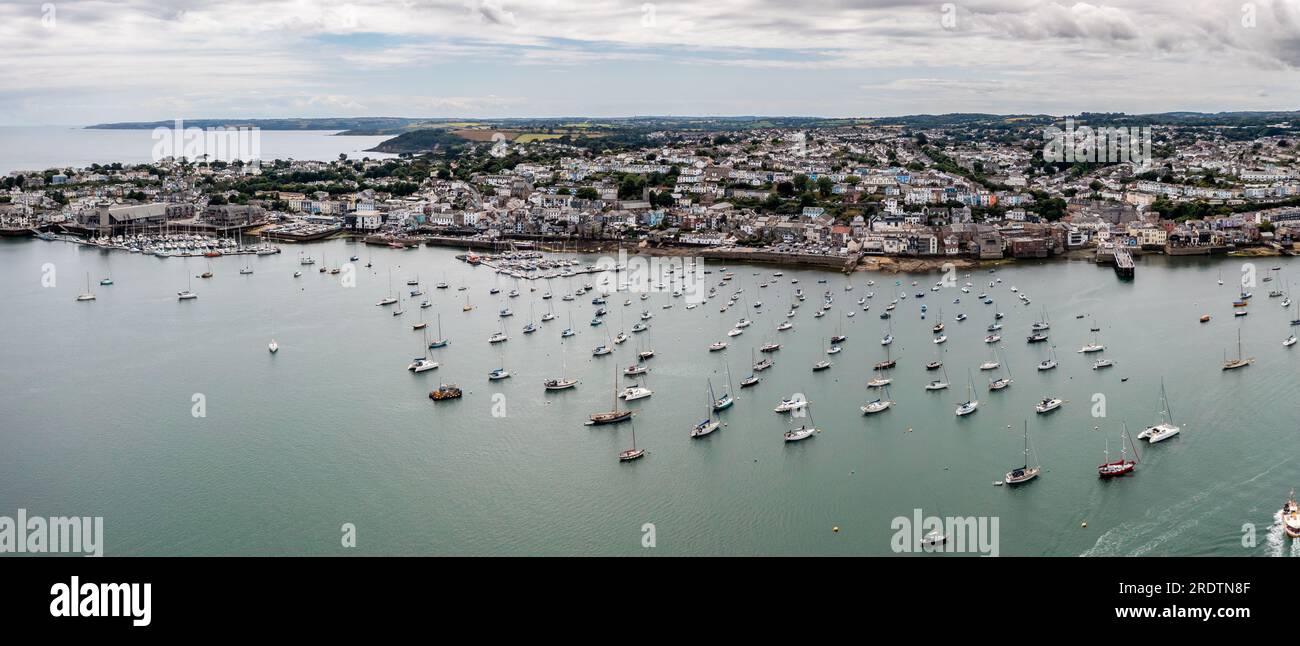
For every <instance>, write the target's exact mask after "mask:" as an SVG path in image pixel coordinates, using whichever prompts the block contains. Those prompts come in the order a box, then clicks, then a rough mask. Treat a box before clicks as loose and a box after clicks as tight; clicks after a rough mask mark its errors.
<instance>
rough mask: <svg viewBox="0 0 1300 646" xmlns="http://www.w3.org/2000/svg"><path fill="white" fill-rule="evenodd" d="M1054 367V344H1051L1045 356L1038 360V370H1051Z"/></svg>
mask: <svg viewBox="0 0 1300 646" xmlns="http://www.w3.org/2000/svg"><path fill="white" fill-rule="evenodd" d="M1055 367H1056V346H1052V349H1051V351H1050V352H1048V355H1047V358H1046V359H1043V360H1042V361H1039V362H1038V369H1039V370H1051V369H1053V368H1055Z"/></svg>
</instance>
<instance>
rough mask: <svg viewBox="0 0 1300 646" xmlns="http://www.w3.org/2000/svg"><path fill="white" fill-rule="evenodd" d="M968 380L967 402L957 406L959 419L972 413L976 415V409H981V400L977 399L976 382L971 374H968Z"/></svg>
mask: <svg viewBox="0 0 1300 646" xmlns="http://www.w3.org/2000/svg"><path fill="white" fill-rule="evenodd" d="M966 378H967V383H966V401H964V402H962V403H960V404H957V416H958V417H963V416H965V415H970V414H971V413H974V412H975V409H976V408H979V405H980V403H979V400H977V399H975V383H974V380H973V379H971V377H970V374H969V373H967V375H966Z"/></svg>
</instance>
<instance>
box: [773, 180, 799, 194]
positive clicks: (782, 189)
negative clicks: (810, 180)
mask: <svg viewBox="0 0 1300 646" xmlns="http://www.w3.org/2000/svg"><path fill="white" fill-rule="evenodd" d="M776 192H777V193H778V194H780V196H781V197H794V193H795V191H794V184H791V183H790V182H777V184H776Z"/></svg>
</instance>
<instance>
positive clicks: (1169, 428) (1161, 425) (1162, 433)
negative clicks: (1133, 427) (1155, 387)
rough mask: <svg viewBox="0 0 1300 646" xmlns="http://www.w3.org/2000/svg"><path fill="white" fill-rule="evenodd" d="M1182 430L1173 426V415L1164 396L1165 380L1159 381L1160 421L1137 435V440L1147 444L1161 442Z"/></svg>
mask: <svg viewBox="0 0 1300 646" xmlns="http://www.w3.org/2000/svg"><path fill="white" fill-rule="evenodd" d="M1181 430H1182V429H1181V428H1179V427H1178V425H1177V424H1174V414H1173V411H1172V410H1170V408H1169V397H1168V396H1167V395H1166V394H1165V380H1164V379H1161V380H1160V421H1159V422H1157V423H1156V424H1155V425H1154V426H1148V427H1146V428H1145V429H1143V430H1142V432H1141V433H1138V439H1139V440H1146V441H1147V443H1148V444H1155V443H1156V442H1163V441H1165V440H1167V439H1169V438H1171V437H1173V436H1175V435H1178V433H1179V432H1180V431H1181Z"/></svg>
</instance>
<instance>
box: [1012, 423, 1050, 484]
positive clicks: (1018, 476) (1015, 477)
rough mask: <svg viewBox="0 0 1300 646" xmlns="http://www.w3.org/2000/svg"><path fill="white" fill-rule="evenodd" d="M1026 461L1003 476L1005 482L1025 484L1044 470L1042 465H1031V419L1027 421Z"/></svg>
mask: <svg viewBox="0 0 1300 646" xmlns="http://www.w3.org/2000/svg"><path fill="white" fill-rule="evenodd" d="M1024 455H1025V463H1024V465H1023V466H1020V467H1018V468H1015V469H1012V470H1011V471H1009V472H1007V474H1006V475H1005V476H1003V482H1005V483H1007V484H1009V485H1018V484H1024V483H1026V482H1029V481H1030V480H1033V479H1034V478H1037V477H1038V474H1039V473H1041V472H1042V470H1043V468H1042V466H1038V465H1036V466H1032V467H1031V466H1029V421H1028V420H1026V421H1025V449H1024Z"/></svg>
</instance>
